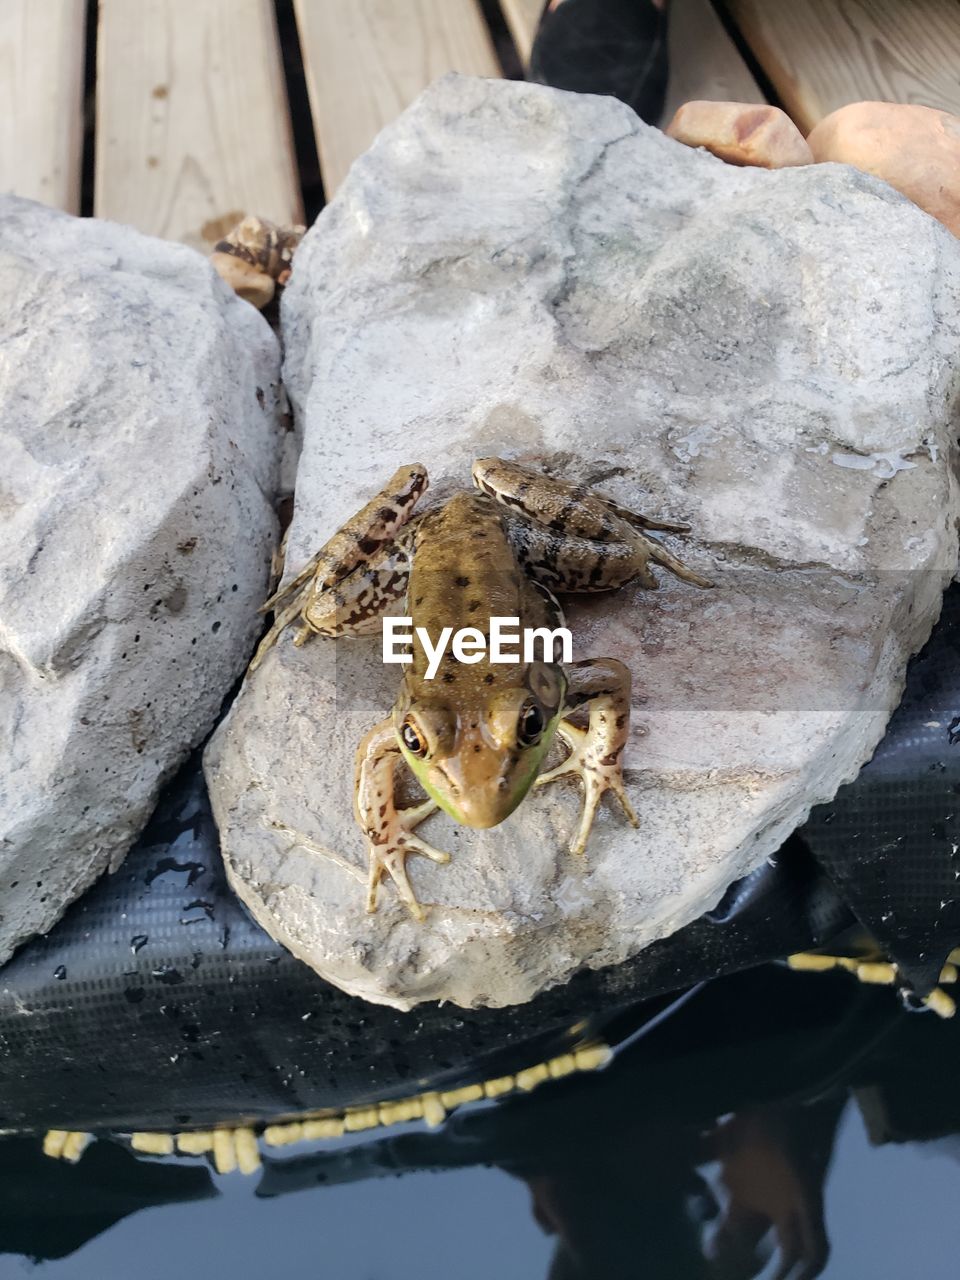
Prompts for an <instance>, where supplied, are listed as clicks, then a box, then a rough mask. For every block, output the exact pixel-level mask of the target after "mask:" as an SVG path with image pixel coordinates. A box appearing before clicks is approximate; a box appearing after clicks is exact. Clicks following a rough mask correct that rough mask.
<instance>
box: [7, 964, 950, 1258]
mask: <svg viewBox="0 0 960 1280" xmlns="http://www.w3.org/2000/svg"><path fill="white" fill-rule="evenodd" d="M649 1013H650V1009H647V1010H644V1017H646V1016H647V1015H649ZM640 1022H641V1019H640V1017H639V1015H638V1014H637V1013H634V1014H633V1015H632V1016H631V1017H630V1018H624V1019H622V1020H621V1023H620V1025H619V1027H617V1028H613V1029H612V1030H613V1033H614V1034H617V1035H619V1036H620V1039H621V1043H624V1044H626V1047H625V1048H623V1049H622V1050H621V1051H620V1052H619V1053H618V1055H617V1058H616V1060H615V1062H614V1063H613V1064H612V1066H611V1067H609V1068H608V1069H607V1070H606V1071H605V1072H603V1073H602V1075H599V1076H596V1077H583V1076H580V1077H571V1078H570V1079H569V1080H567V1081H561V1082H557V1083H555V1084H552V1085H550V1086H546V1087H544V1088H543V1089H542V1090H541V1091H540V1092H538V1093H535V1094H533V1095H531V1096H529V1097H520V1098H512V1099H510V1100H508V1101H507V1102H505V1103H498V1104H496V1105H486V1106H483V1107H480V1108H477V1109H473V1110H466V1111H463V1112H460V1113H457V1114H456V1115H454V1116H453V1117H452V1118H451V1119H450V1121H449V1122H448V1124H447V1126H446V1127H445V1128H444V1129H443V1130H441V1131H436V1132H430V1131H427V1130H425V1129H418V1128H415V1127H412V1126H407V1127H403V1128H398V1129H395V1130H389V1131H381V1132H383V1134H384V1136H382V1137H381V1138H379V1139H378V1140H373V1141H358V1140H357V1139H354V1140H353V1141H351V1142H344V1143H341V1144H338V1145H334V1146H328V1147H324V1148H322V1149H321V1148H315V1149H307V1150H304V1151H303V1152H302V1153H301V1154H292V1155H283V1156H279V1155H267V1156H266V1159H265V1164H264V1169H263V1172H262V1174H261V1175H260V1177H259V1179H257V1178H254V1179H250V1180H249V1181H247V1182H245V1183H241V1182H240V1180H239V1178H233V1179H231V1180H230V1182H229V1184H228V1183H227V1182H225V1181H224V1180H218V1179H216V1177H215V1176H214V1175H213V1174H212V1173H211V1171H210V1170H209V1169H208V1168H207V1167H206V1166H205V1165H204V1164H202V1163H199V1162H197V1161H196V1160H187V1159H184V1158H180V1159H174V1160H170V1161H167V1162H158V1161H150V1160H144V1159H138V1158H136V1157H134V1156H133V1155H132V1154H131V1153H130V1152H129V1151H127V1150H125V1149H124V1148H123V1147H121V1146H119V1145H117V1144H115V1143H113V1142H110V1141H101V1142H97V1143H96V1144H95V1145H94V1146H93V1147H92V1148H90V1150H89V1151H88V1152H87V1154H86V1155H85V1156H84V1158H83V1160H82V1161H81V1163H80V1164H79V1165H77V1166H75V1167H71V1166H68V1165H64V1164H62V1163H60V1162H58V1161H53V1160H48V1159H46V1158H45V1157H43V1156H42V1155H41V1154H40V1150H39V1142H38V1141H36V1140H34V1139H25V1138H10V1139H7V1140H6V1141H5V1142H3V1143H2V1144H0V1186H2V1189H3V1192H2V1201H0V1250H2V1251H3V1252H4V1253H6V1254H8V1255H9V1254H20V1255H24V1256H26V1257H29V1258H36V1259H59V1258H67V1257H69V1255H71V1254H73V1253H74V1252H75V1251H77V1250H80V1249H81V1246H83V1245H84V1244H85V1243H86V1242H88V1241H91V1240H93V1239H94V1238H95V1237H96V1236H98V1235H99V1234H100V1233H103V1232H107V1231H108V1229H109V1228H111V1227H113V1226H114V1224H116V1223H118V1222H120V1221H121V1220H122V1219H124V1218H126V1217H128V1216H129V1215H131V1214H134V1213H136V1212H137V1211H138V1210H141V1209H150V1210H151V1213H150V1214H149V1215H141V1217H140V1219H139V1220H138V1221H139V1223H140V1224H141V1225H140V1227H139V1230H140V1233H141V1235H142V1236H143V1237H144V1238H156V1236H157V1228H158V1226H159V1225H160V1224H161V1223H162V1222H163V1220H164V1219H165V1217H167V1218H169V1217H172V1215H173V1214H174V1212H175V1210H174V1208H173V1206H175V1205H177V1204H178V1203H179V1204H183V1203H184V1202H187V1201H198V1200H203V1199H210V1198H213V1197H219V1196H220V1195H221V1193H222V1192H224V1191H229V1192H230V1195H229V1196H228V1199H230V1201H231V1203H230V1205H228V1206H226V1210H227V1211H228V1212H229V1213H230V1214H233V1215H235V1217H236V1220H237V1225H238V1228H239V1226H240V1219H241V1218H242V1217H246V1215H247V1213H248V1206H250V1204H251V1199H250V1198H251V1195H255V1196H256V1197H257V1203H259V1204H260V1205H261V1206H262V1208H261V1209H259V1210H258V1212H262V1213H265V1214H267V1215H273V1216H274V1217H276V1218H278V1219H279V1216H280V1215H281V1213H282V1216H283V1220H284V1222H285V1223H286V1224H287V1226H288V1229H289V1224H290V1221H291V1217H290V1214H291V1213H292V1215H293V1219H292V1220H293V1222H294V1223H295V1227H294V1230H293V1231H292V1232H291V1233H290V1234H288V1235H282V1236H281V1238H280V1240H279V1241H278V1240H277V1239H276V1238H275V1239H274V1240H273V1241H272V1246H271V1254H272V1256H274V1257H275V1261H276V1264H277V1267H278V1270H279V1271H280V1272H281V1273H283V1269H284V1261H285V1252H290V1251H297V1250H302V1249H303V1247H304V1244H305V1243H307V1244H308V1243H309V1242H310V1241H311V1240H313V1237H314V1235H315V1234H316V1233H318V1232H321V1231H324V1232H325V1233H329V1227H327V1228H324V1227H323V1225H322V1224H323V1222H324V1216H325V1215H324V1203H325V1202H324V1197H327V1199H328V1201H329V1200H331V1199H332V1200H333V1201H334V1202H337V1203H338V1204H339V1205H340V1206H341V1207H342V1205H343V1204H344V1199H343V1197H347V1202H348V1203H352V1204H353V1205H354V1209H355V1213H356V1217H357V1221H358V1222H364V1223H367V1224H368V1225H369V1224H370V1223H372V1222H375V1221H376V1219H377V1216H378V1213H379V1212H380V1211H381V1207H382V1206H385V1205H386V1203H387V1201H388V1200H390V1199H394V1200H395V1199H396V1196H397V1183H396V1182H395V1181H394V1178H395V1176H396V1175H398V1174H402V1175H413V1174H415V1173H416V1172H418V1171H432V1172H434V1173H438V1172H439V1173H447V1174H448V1182H449V1183H450V1184H451V1185H453V1184H455V1183H456V1180H455V1179H454V1178H453V1173H454V1171H457V1170H460V1171H463V1170H469V1169H474V1170H475V1169H477V1168H480V1167H482V1166H493V1167H495V1168H498V1169H500V1170H502V1171H504V1172H505V1173H507V1174H509V1175H510V1176H511V1177H512V1178H513V1179H515V1180H517V1181H518V1183H523V1184H526V1187H527V1188H528V1189H529V1204H530V1212H531V1213H532V1215H533V1217H534V1219H535V1220H536V1222H537V1223H539V1224H540V1226H541V1227H542V1228H543V1229H544V1230H545V1231H546V1232H548V1233H549V1234H550V1236H552V1237H553V1238H554V1244H553V1255H552V1259H551V1260H550V1261H549V1263H547V1262H543V1264H542V1269H539V1264H538V1270H536V1271H534V1272H530V1271H529V1270H527V1271H525V1272H523V1274H525V1275H528V1274H529V1275H532V1276H533V1275H537V1274H540V1275H545V1276H549V1277H550V1280H621V1278H622V1280H626V1278H627V1277H631V1278H634V1277H639V1276H643V1277H647V1278H650V1280H658V1278H663V1280H667V1278H668V1277H669V1278H676V1280H700V1278H702V1280H752V1278H754V1277H758V1276H761V1275H763V1276H764V1278H765V1280H766V1278H767V1277H773V1276H776V1277H779V1280H786V1278H787V1277H791V1278H792V1280H797V1278H799V1277H806V1278H810V1277H813V1276H817V1275H820V1274H821V1273H822V1272H824V1267H825V1266H826V1271H825V1272H824V1274H826V1275H830V1274H831V1267H830V1266H829V1265H828V1264H827V1257H828V1252H829V1243H830V1242H829V1239H828V1237H829V1234H830V1232H829V1231H828V1228H827V1225H826V1224H827V1222H828V1221H829V1220H830V1203H829V1195H828V1196H827V1203H826V1205H825V1192H824V1189H825V1186H828V1185H829V1184H828V1182H827V1175H828V1170H829V1168H830V1162H831V1153H832V1151H833V1149H834V1142H835V1135H836V1133H837V1129H838V1125H840V1124H841V1122H842V1118H843V1117H844V1115H846V1116H847V1117H849V1116H850V1115H851V1114H852V1113H853V1112H854V1111H859V1113H860V1114H861V1116H862V1118H863V1123H864V1125H865V1127H866V1130H867V1132H868V1133H869V1135H870V1138H871V1141H872V1142H873V1143H875V1144H880V1145H882V1144H885V1143H904V1142H906V1143H927V1142H931V1141H933V1140H936V1139H942V1138H944V1137H946V1136H947V1135H951V1134H953V1135H955V1134H957V1133H958V1132H960V1093H958V1091H957V1090H956V1086H955V1071H954V1063H955V1061H956V1057H957V1049H958V1047H960V1046H958V1039H960V1027H957V1026H956V1025H955V1023H953V1022H942V1021H940V1020H938V1019H936V1018H934V1017H933V1016H931V1015H926V1014H924V1015H914V1014H907V1013H905V1012H904V1011H902V1010H901V1009H899V1008H898V1006H897V1004H896V1001H895V998H894V996H893V995H892V993H891V992H890V991H887V990H882V991H880V990H876V989H868V988H862V987H858V986H856V985H855V984H854V983H853V982H852V981H851V980H850V979H848V978H847V976H846V975H832V976H830V975H828V976H824V975H815V976H813V975H798V974H792V973H790V972H788V971H786V970H783V969H779V968H767V969H762V970H756V971H753V972H751V973H747V974H743V975H740V976H738V977H735V978H731V979H727V980H725V981H723V982H720V983H716V984H713V985H712V986H708V987H705V988H703V989H700V990H697V991H696V992H695V993H694V994H693V995H692V996H691V997H690V998H689V999H688V1000H687V1002H686V1003H685V1004H683V1005H682V1007H678V1008H675V1009H674V1010H673V1011H672V1012H670V1016H661V1017H660V1019H659V1021H658V1022H657V1023H656V1024H655V1025H653V1027H652V1029H650V1030H649V1031H647V1032H646V1033H645V1034H644V1033H643V1032H642V1031H639V1032H638V1024H639V1023H640ZM299 1150H300V1149H296V1148H295V1149H294V1151H299ZM938 1150H939V1151H941V1152H942V1151H944V1150H948V1151H951V1152H957V1151H958V1150H960V1144H958V1143H957V1140H956V1138H954V1139H952V1145H951V1144H950V1143H947V1144H945V1143H942V1142H941V1143H939V1144H938ZM876 1158H877V1152H876V1151H875V1150H873V1149H870V1148H866V1147H865V1148H864V1149H863V1152H862V1158H861V1166H862V1167H860V1168H859V1169H858V1174H857V1176H858V1178H860V1179H862V1184H863V1187H864V1194H865V1195H868V1194H869V1188H870V1185H871V1170H872V1166H873V1162H874V1161H875V1160H876ZM457 1185H459V1184H457ZM464 1185H465V1184H464ZM334 1188H339V1191H338V1192H336V1193H335V1192H334V1190H333V1189H334ZM450 1189H451V1186H448V1187H447V1190H450ZM237 1191H239V1192H240V1193H241V1194H239V1195H237V1194H234V1193H235V1192H237ZM293 1193H300V1194H296V1195H294V1194H293ZM912 1193H913V1189H912V1188H911V1186H909V1185H905V1186H904V1187H903V1188H902V1197H903V1199H904V1201H905V1202H906V1203H907V1204H909V1202H910V1197H911V1194H912ZM454 1194H455V1195H456V1194H460V1192H459V1191H458V1190H455V1191H454ZM268 1202H269V1203H268ZM224 1208H225V1206H224V1205H223V1203H222V1202H220V1203H219V1204H211V1205H210V1206H209V1207H207V1208H203V1209H201V1210H200V1212H201V1214H203V1215H208V1220H210V1221H214V1220H215V1221H216V1222H217V1223H218V1229H219V1230H220V1231H221V1232H222V1231H223V1220H224V1214H223V1212H221V1210H222V1209H224ZM288 1210H289V1213H288V1212H287V1211H288ZM214 1212H216V1218H215V1219H213V1218H209V1215H211V1214H213V1213H214ZM200 1220H201V1221H202V1220H203V1219H202V1218H201V1219H200ZM268 1220H269V1216H268ZM464 1222H465V1223H466V1224H468V1230H467V1231H466V1232H465V1234H464V1235H463V1239H462V1248H463V1250H464V1251H470V1250H471V1248H472V1247H473V1246H472V1245H471V1240H470V1235H471V1234H472V1233H473V1232H476V1233H477V1235H478V1236H482V1235H485V1233H486V1232H488V1231H489V1230H492V1229H493V1230H495V1228H496V1224H495V1223H493V1224H492V1223H490V1221H489V1219H488V1217H487V1208H486V1205H485V1203H484V1202H483V1200H482V1199H481V1200H478V1201H477V1202H475V1203H473V1202H467V1203H465V1205H464ZM944 1232H945V1234H944V1237H943V1241H942V1242H941V1243H940V1244H939V1246H938V1242H937V1241H936V1240H933V1241H931V1240H929V1239H927V1240H926V1242H925V1246H924V1247H926V1248H927V1249H928V1250H931V1251H932V1253H933V1254H934V1256H936V1255H937V1254H938V1253H942V1255H943V1256H947V1250H948V1248H951V1247H953V1245H954V1243H955V1242H952V1241H951V1242H950V1243H948V1232H949V1227H948V1222H947V1220H945V1222H944ZM954 1234H956V1233H955V1232H954ZM161 1238H162V1237H161ZM126 1247H127V1248H128V1249H129V1237H128V1240H127V1245H126ZM487 1247H489V1248H492V1249H493V1250H494V1252H495V1254H496V1255H499V1256H502V1258H503V1268H502V1270H501V1273H502V1274H503V1275H505V1276H510V1275H513V1274H519V1273H517V1272H516V1271H515V1270H513V1269H512V1265H511V1260H512V1259H513V1258H514V1257H515V1244H514V1241H513V1240H511V1238H509V1237H507V1238H503V1239H499V1240H496V1242H495V1243H494V1244H488V1245H487ZM918 1247H919V1242H918ZM222 1248H223V1249H224V1251H225V1255H224V1271H223V1274H226V1273H227V1270H226V1264H227V1262H228V1260H229V1257H230V1240H229V1233H227V1234H226V1238H225V1239H224V1242H223V1245H222ZM356 1252H357V1268H358V1269H357V1270H356V1271H352V1270H349V1269H347V1270H343V1269H342V1266H341V1268H340V1269H338V1270H337V1271H336V1272H335V1273H334V1272H332V1271H329V1270H328V1269H326V1268H325V1267H320V1266H318V1268H317V1269H316V1272H315V1274H318V1275H332V1274H336V1275H337V1276H338V1277H342V1278H343V1280H350V1277H352V1276H354V1275H355V1276H356V1277H358V1280H359V1277H360V1276H368V1275H371V1274H378V1275H379V1274H383V1275H386V1276H389V1277H391V1278H392V1280H404V1278H405V1277H407V1276H410V1277H413V1276H414V1275H416V1276H417V1277H429V1276H433V1275H436V1276H440V1275H443V1276H445V1277H449V1275H450V1274H451V1273H450V1270H449V1266H448V1265H447V1264H449V1259H447V1264H445V1265H444V1266H442V1267H441V1266H439V1263H438V1262H437V1259H431V1257H430V1256H428V1254H429V1251H427V1254H425V1253H424V1251H423V1249H422V1243H421V1240H420V1239H418V1232H417V1230H416V1228H415V1225H414V1224H413V1223H411V1224H410V1230H409V1233H408V1234H401V1235H400V1236H398V1237H397V1238H396V1239H395V1240H394V1241H393V1253H392V1255H391V1256H392V1257H393V1259H394V1260H393V1262H392V1264H391V1269H390V1270H389V1271H388V1272H373V1271H370V1270H366V1269H364V1267H363V1264H362V1258H363V1256H364V1251H363V1248H362V1247H361V1246H360V1245H358V1246H357V1251H356ZM80 1256H81V1258H82V1256H83V1255H82V1253H81V1255H80ZM291 1256H292V1255H291ZM236 1262H237V1265H236V1266H232V1267H231V1272H232V1273H233V1274H238V1275H246V1274H260V1272H259V1271H256V1272H252V1271H250V1270H249V1269H248V1267H247V1265H245V1260H244V1259H237V1260H236ZM435 1264H436V1265H437V1266H438V1269H432V1268H433V1267H434V1265H435ZM62 1265H63V1267H64V1268H65V1269H64V1274H70V1275H80V1274H94V1272H93V1271H91V1272H85V1271H83V1270H82V1269H79V1270H78V1269H77V1267H76V1266H74V1267H69V1268H68V1267H67V1264H66V1263H64V1264H62ZM52 1269H53V1272H54V1274H57V1273H59V1272H60V1270H61V1266H59V1265H55V1266H54V1267H53V1268H52ZM467 1270H468V1268H467V1267H466V1265H465V1266H464V1269H463V1273H464V1274H466V1272H467ZM474 1273H475V1272H474V1271H473V1270H471V1271H470V1274H474ZM99 1274H102V1272H100V1273H99ZM180 1274H193V1273H184V1272H183V1271H182V1268H180ZM196 1274H201V1273H200V1272H197V1273H196ZM208 1274H209V1273H208ZM836 1274H837V1277H838V1280H840V1277H841V1276H844V1277H849V1276H850V1274H851V1273H850V1272H849V1271H847V1272H839V1271H838V1272H837V1273H836ZM864 1274H865V1272H864ZM873 1274H877V1272H876V1270H875V1269H874V1271H873ZM886 1274H887V1275H889V1276H890V1277H891V1280H892V1277H893V1276H894V1274H895V1273H893V1272H888V1273H886ZM897 1274H898V1273H897ZM925 1274H929V1272H926V1273H925ZM944 1274H949V1271H947V1272H944Z"/></svg>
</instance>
